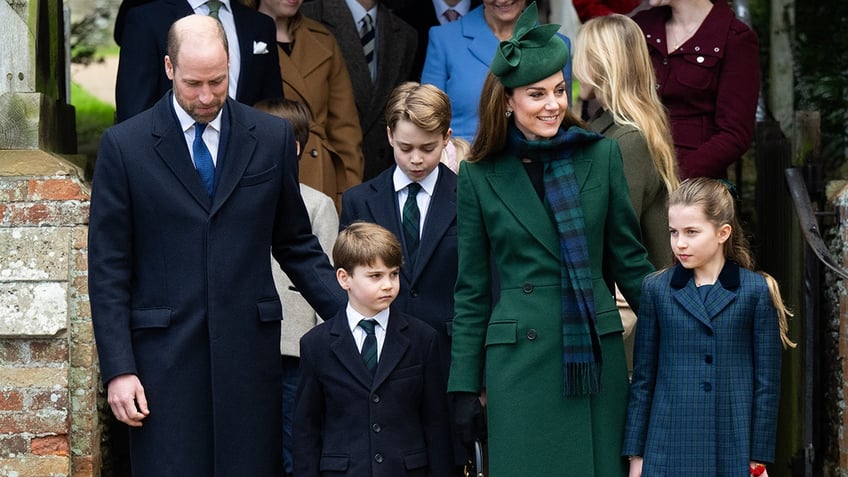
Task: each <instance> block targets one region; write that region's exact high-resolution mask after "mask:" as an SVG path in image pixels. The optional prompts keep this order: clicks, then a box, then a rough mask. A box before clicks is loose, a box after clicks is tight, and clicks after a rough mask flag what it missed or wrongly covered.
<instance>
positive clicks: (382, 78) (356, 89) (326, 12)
mask: <svg viewBox="0 0 848 477" xmlns="http://www.w3.org/2000/svg"><path fill="white" fill-rule="evenodd" d="M301 11H302V12H303V14H304V15H306V16H308V17H310V18H313V19H315V20H318V21H319V22H321V23H323V24H324V26H326V27H327V29H329V30H330V31H331V32H332V33H333V35H334V36H335V37H336V40H337V41H338V43H339V47H340V48H341V50H342V56H344V59H345V63H346V64H347V69H348V72H349V73H350V81H351V83H352V85H353V95H354V97H355V98H356V109H357V110H358V111H359V126H360V127H361V128H362V152H363V154H364V155H365V173H364V174H363V177H362V180H368V179H371V178H373V177H375V176H376V175H377V174H379V173H381V172H383V171H384V170H385V169H386V168H388V167H389V166H391V165H392V164H394V157H393V156H392V150H391V148H390V147H389V140H388V139H387V138H386V102H387V101H388V99H389V95H390V94H391V93H392V90H393V89H394V88H395V86H397V85H399V84H400V83H402V82H404V81H406V80H407V79H408V78H409V75H410V71H412V60H413V59H414V57H415V48H416V45H417V39H416V35H415V30H413V29H412V27H410V26H409V25H407V24H406V23H405V22H404V21H403V20H401V19H400V18H398V17H397V16H395V15H394V14H393V13H392V12H391V11H389V9H388V8H386V6H384V5H382V4H378V6H377V81H376V84H375V83H374V82H373V81H372V80H371V73H369V71H368V64H367V63H366V62H365V55H364V54H363V53H362V44H361V43H360V41H359V31H358V29H357V26H356V24H355V23H354V22H353V15H351V14H350V9H348V8H347V5H346V4H345V2H344V0H312V1H308V2H304V3H303V6H302V7H301Z"/></svg>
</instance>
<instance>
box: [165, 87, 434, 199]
mask: <svg viewBox="0 0 848 477" xmlns="http://www.w3.org/2000/svg"><path fill="white" fill-rule="evenodd" d="M171 102H172V103H173V104H174V111H175V112H176V113H177V119H178V120H179V121H180V129H182V131H183V136H184V137H185V140H186V145H187V146H188V153H189V155H190V156H191V162H192V164H194V147H192V146H193V145H194V134H195V133H194V119H192V118H191V116H189V115H188V113H187V112H186V111H185V109H183V108H182V106H180V104H179V103H177V98H176V97H174V95H173V94H172V95H171ZM223 111H224V110H223V109H221V111H218V115H217V116H215V119H213V120H212V122H211V123H209V124H208V125H207V126H206V129H204V130H203V142H205V143H206V148H207V149H209V153H210V154H212V164H214V165H215V167H218V143H219V142H220V140H221V113H222V112H223ZM196 167H197V165H195V168H196ZM419 195H420V194H419Z"/></svg>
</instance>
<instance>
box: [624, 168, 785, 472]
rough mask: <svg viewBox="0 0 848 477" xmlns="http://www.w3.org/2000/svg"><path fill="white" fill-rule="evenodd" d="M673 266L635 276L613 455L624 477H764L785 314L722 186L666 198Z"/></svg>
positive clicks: (691, 188) (697, 182) (707, 183)
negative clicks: (630, 363) (640, 279)
mask: <svg viewBox="0 0 848 477" xmlns="http://www.w3.org/2000/svg"><path fill="white" fill-rule="evenodd" d="M668 216H669V233H670V239H671V248H672V251H673V252H674V256H675V258H676V261H677V264H676V265H675V266H673V267H672V268H669V269H666V270H663V271H661V272H657V273H656V274H654V275H651V276H649V277H648V278H646V279H645V282H644V284H643V286H642V306H641V308H640V309H639V322H638V323H639V324H638V326H637V328H636V345H635V352H634V366H635V369H634V373H633V383H632V386H631V388H630V399H629V403H628V410H627V411H628V412H627V424H626V428H625V438H624V445H623V448H622V454H623V455H626V456H630V457H631V461H630V476H631V477H638V476H640V475H645V476H650V477H656V476H665V475H678V474H679V473H680V472H681V471H685V473H686V474H687V475H690V476H703V477H720V476H728V477H730V476H732V477H739V476H742V475H749V474H750V475H752V476H766V477H767V476H768V473H767V471H766V468H765V465H764V463H772V462H774V443H775V430H776V427H777V409H778V401H779V397H780V396H779V395H780V360H781V353H782V349H781V344H782V345H783V347H787V346H791V347H794V346H795V344H794V343H792V342H791V341H789V339H788V338H787V336H786V329H787V324H786V316H787V315H788V314H789V313H788V311H787V310H786V308H785V307H784V305H783V301H782V300H781V298H780V292H779V290H778V287H777V283H776V282H775V280H774V279H773V278H772V277H770V276H768V275H766V274H765V273H755V272H753V271H751V270H752V269H753V259H752V257H751V253H750V251H749V249H748V243H747V240H746V239H745V236H744V235H743V233H742V229H741V227H740V226H739V221H738V219H737V217H736V212H735V204H734V199H733V196H732V195H731V193H730V191H729V190H728V188H727V186H725V184H724V183H723V182H720V181H717V180H713V179H705V178H699V179H690V180H687V181H685V182H683V183H682V184H681V185H680V187H679V188H678V189H677V190H676V191H675V192H673V193H672V195H671V196H670V198H669V211H668Z"/></svg>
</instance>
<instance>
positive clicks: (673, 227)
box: [668, 205, 731, 270]
mask: <svg viewBox="0 0 848 477" xmlns="http://www.w3.org/2000/svg"><path fill="white" fill-rule="evenodd" d="M668 231H669V234H670V236H671V250H672V252H674V256H675V257H677V260H678V261H679V262H680V264H681V265H683V267H685V268H689V269H693V270H715V269H716V268H719V267H721V266H722V265H723V264H724V250H723V248H722V247H723V245H724V242H725V241H727V239H729V238H730V233H731V229H730V225H728V224H724V225H722V226H721V227H716V226H715V224H713V223H712V222H710V221H708V220H707V217H706V215H704V211H703V209H702V208H701V207H698V206H695V205H672V206H671V207H669V209H668Z"/></svg>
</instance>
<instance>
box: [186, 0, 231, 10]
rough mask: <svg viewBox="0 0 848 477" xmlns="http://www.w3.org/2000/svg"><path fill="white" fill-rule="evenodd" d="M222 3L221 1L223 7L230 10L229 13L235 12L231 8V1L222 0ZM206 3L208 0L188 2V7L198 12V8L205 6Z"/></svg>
mask: <svg viewBox="0 0 848 477" xmlns="http://www.w3.org/2000/svg"><path fill="white" fill-rule="evenodd" d="M220 1H221V5H223V6H224V7H225V8H226V9H227V10H229V11H232V10H233V9H232V8H230V0H220ZM204 3H206V0H188V5H189V6H190V7H191V9H192V10H197V7H199V6H201V5H203V4H204Z"/></svg>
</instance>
